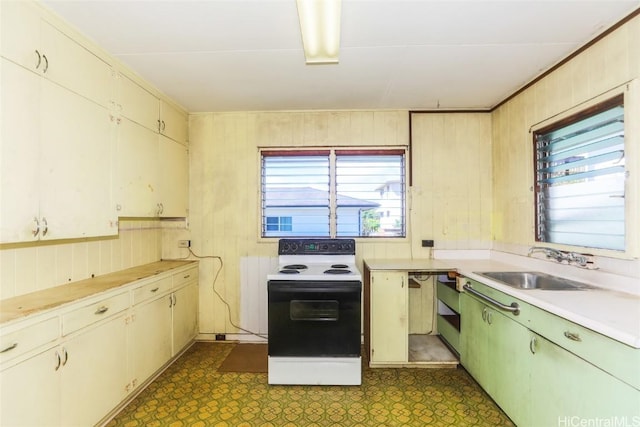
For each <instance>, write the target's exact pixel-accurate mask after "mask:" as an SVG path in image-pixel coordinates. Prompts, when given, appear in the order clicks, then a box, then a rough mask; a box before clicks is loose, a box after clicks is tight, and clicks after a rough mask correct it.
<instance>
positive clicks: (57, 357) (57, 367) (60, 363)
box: [54, 351, 62, 371]
mask: <svg viewBox="0 0 640 427" xmlns="http://www.w3.org/2000/svg"><path fill="white" fill-rule="evenodd" d="M56 359H58V363H57V364H56V367H55V369H54V370H55V371H57V370H58V369H60V366H61V365H62V359H61V358H60V353H58V352H57V351H56Z"/></svg>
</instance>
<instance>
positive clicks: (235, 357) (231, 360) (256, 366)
mask: <svg viewBox="0 0 640 427" xmlns="http://www.w3.org/2000/svg"><path fill="white" fill-rule="evenodd" d="M218 371H219V372H267V345H266V344H236V346H235V347H234V348H233V350H231V353H229V355H228V356H227V357H226V359H224V361H223V362H222V364H221V365H220V367H219V368H218Z"/></svg>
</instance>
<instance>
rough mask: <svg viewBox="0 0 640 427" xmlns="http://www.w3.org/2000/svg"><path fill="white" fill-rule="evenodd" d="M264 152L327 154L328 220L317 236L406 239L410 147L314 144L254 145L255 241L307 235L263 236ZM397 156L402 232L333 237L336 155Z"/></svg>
mask: <svg viewBox="0 0 640 427" xmlns="http://www.w3.org/2000/svg"><path fill="white" fill-rule="evenodd" d="M264 153H268V154H267V156H278V155H280V156H296V155H308V156H313V155H324V154H326V153H329V157H330V161H329V164H330V166H329V188H330V190H329V192H330V199H329V211H330V220H329V235H327V236H318V237H322V238H343V237H344V238H346V237H349V238H355V239H367V240H370V239H376V240H380V239H391V240H393V241H402V240H407V239H408V238H409V225H410V224H409V208H408V200H409V195H408V193H409V183H408V171H409V168H410V158H409V155H410V150H409V147H408V146H396V145H394V146H346V145H345V146H331V147H324V146H322V147H318V146H313V147H312V146H310V147H259V148H258V165H259V169H258V170H259V190H258V239H259V240H273V239H276V240H278V239H282V238H287V237H307V236H297V235H286V236H285V235H281V236H267V235H264V232H265V230H264V228H263V221H264V220H265V218H266V216H264V206H263V197H264V194H263V191H264V182H263V157H264ZM385 154H386V155H393V154H395V155H401V156H402V159H403V164H402V183H403V194H402V199H401V200H402V220H403V221H402V222H403V224H402V225H403V227H402V235H397V236H392V235H387V236H359V235H358V236H337V222H336V213H337V206H336V204H337V201H336V179H335V177H336V155H363V156H364V155H385Z"/></svg>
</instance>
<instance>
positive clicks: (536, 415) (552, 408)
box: [530, 334, 640, 425]
mask: <svg viewBox="0 0 640 427" xmlns="http://www.w3.org/2000/svg"><path fill="white" fill-rule="evenodd" d="M533 337H534V338H535V341H534V342H533V344H532V349H533V351H535V353H534V354H533V356H532V357H531V359H532V361H533V362H532V375H531V396H532V399H530V403H531V405H532V423H530V425H534V424H535V425H560V424H566V425H569V424H570V421H571V420H574V422H575V420H596V419H600V420H615V419H617V420H626V422H627V423H631V422H632V421H633V420H634V419H636V420H637V419H638V417H639V416H640V391H638V390H637V389H635V388H633V387H631V386H629V385H627V384H625V383H623V382H622V381H620V380H618V379H617V378H615V377H613V376H611V375H609V374H608V373H606V372H604V371H602V370H601V369H599V368H597V367H595V366H594V365H592V364H590V363H589V362H587V361H585V360H583V359H581V358H579V357H577V356H575V355H574V354H572V353H570V352H568V351H567V350H565V349H563V348H562V347H560V346H558V345H556V344H554V343H552V342H551V341H548V340H547V339H545V338H543V337H541V336H539V335H537V334H533ZM603 351H606V349H603ZM634 417H635V418H634ZM623 424H624V423H623Z"/></svg>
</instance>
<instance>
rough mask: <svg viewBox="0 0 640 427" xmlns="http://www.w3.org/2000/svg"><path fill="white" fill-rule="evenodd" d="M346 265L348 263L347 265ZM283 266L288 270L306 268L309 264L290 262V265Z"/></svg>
mask: <svg viewBox="0 0 640 427" xmlns="http://www.w3.org/2000/svg"><path fill="white" fill-rule="evenodd" d="M331 267H333V266H331ZM345 267H346V265H345ZM282 268H284V269H287V270H306V269H307V266H306V265H304V264H289V265H285V266H284V267H282Z"/></svg>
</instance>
